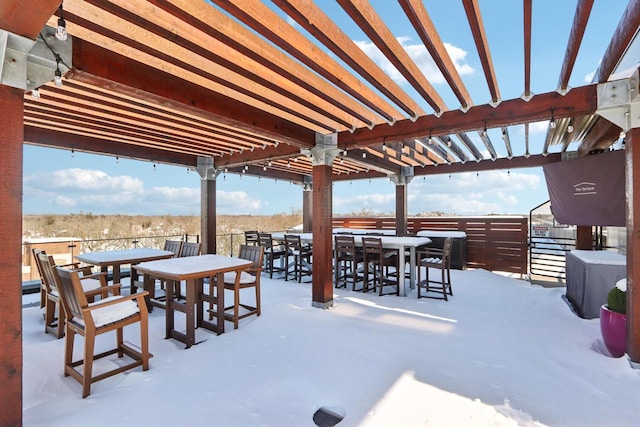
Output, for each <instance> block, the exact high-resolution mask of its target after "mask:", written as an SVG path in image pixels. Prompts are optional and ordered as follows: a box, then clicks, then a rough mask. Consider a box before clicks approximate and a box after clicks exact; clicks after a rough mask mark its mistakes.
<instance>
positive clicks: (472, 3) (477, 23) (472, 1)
mask: <svg viewBox="0 0 640 427" xmlns="http://www.w3.org/2000/svg"><path fill="white" fill-rule="evenodd" d="M462 4H463V5H464V10H465V12H466V13H467V19H468V20H469V26H470V27H471V33H472V34H473V40H474V41H475V43H476V49H478V55H479V56H480V63H482V69H483V70H484V75H485V78H486V79H487V85H489V93H490V94H491V102H493V103H494V104H497V103H498V102H500V90H499V89H498V81H497V79H496V73H495V70H494V69H493V61H492V60H491V53H490V52H489V41H488V40H487V34H486V33H485V31H484V24H483V23H482V16H481V14H480V6H479V5H478V0H462Z"/></svg>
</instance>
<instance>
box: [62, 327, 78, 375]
mask: <svg viewBox="0 0 640 427" xmlns="http://www.w3.org/2000/svg"><path fill="white" fill-rule="evenodd" d="M75 338H76V333H75V331H74V330H73V329H71V328H66V341H65V346H64V376H65V377H68V376H69V371H70V370H71V369H73V368H72V366H71V365H72V364H73V344H74V342H75Z"/></svg>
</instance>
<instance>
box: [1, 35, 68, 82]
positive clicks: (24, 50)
mask: <svg viewBox="0 0 640 427" xmlns="http://www.w3.org/2000/svg"><path fill="white" fill-rule="evenodd" d="M55 31H56V30H55V28H52V27H47V26H45V27H44V28H43V29H42V32H41V34H42V37H44V39H45V40H46V41H47V44H48V45H49V46H50V47H51V50H53V51H54V52H56V53H57V54H58V55H60V58H61V59H62V61H63V62H64V64H66V65H68V66H69V67H73V64H72V59H71V57H72V38H71V37H70V36H69V37H68V38H67V40H65V41H60V40H58V39H57V38H56V37H55ZM51 50H50V49H49V48H48V47H47V45H46V44H45V43H44V41H43V40H42V38H40V36H38V38H36V39H35V40H31V39H28V38H26V37H22V36H19V35H17V34H13V33H10V32H8V31H5V30H0V60H1V62H0V83H2V84H3V85H5V86H10V87H14V88H17V89H22V90H25V91H30V90H33V89H37V88H39V87H40V86H42V85H43V84H45V83H48V82H50V81H52V80H53V77H54V73H55V71H56V69H57V67H58V64H57V63H56V58H55V56H54V54H53V52H51ZM64 64H60V71H62V73H63V74H64V73H66V72H67V71H69V69H67V67H66V66H65V65H64Z"/></svg>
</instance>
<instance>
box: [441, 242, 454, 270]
mask: <svg viewBox="0 0 640 427" xmlns="http://www.w3.org/2000/svg"><path fill="white" fill-rule="evenodd" d="M452 247H453V239H452V238H451V237H446V238H445V239H444V244H443V245H442V263H443V264H444V265H445V266H446V267H447V268H449V266H450V265H451V249H452Z"/></svg>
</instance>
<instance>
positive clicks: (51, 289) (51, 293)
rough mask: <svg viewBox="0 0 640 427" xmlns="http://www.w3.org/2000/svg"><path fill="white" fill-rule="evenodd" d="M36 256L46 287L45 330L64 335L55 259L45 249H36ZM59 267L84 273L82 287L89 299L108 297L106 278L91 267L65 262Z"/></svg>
mask: <svg viewBox="0 0 640 427" xmlns="http://www.w3.org/2000/svg"><path fill="white" fill-rule="evenodd" d="M34 254H35V256H36V265H37V266H38V270H39V271H40V278H41V280H42V283H43V285H44V287H45V305H44V332H45V333H52V334H53V335H55V337H56V338H62V337H63V336H64V320H65V316H64V310H63V309H62V307H61V306H60V293H59V292H58V286H57V283H56V280H55V273H54V268H55V267H56V265H55V261H54V259H53V257H52V256H50V255H47V254H46V253H45V251H38V252H37V253H36V252H35V251H34ZM58 267H64V268H68V267H71V268H72V269H75V270H77V271H79V272H80V273H81V274H82V275H83V280H82V289H83V291H84V293H85V295H86V297H87V299H88V300H89V301H91V302H93V300H94V298H95V297H96V296H101V297H102V298H106V297H107V296H108V292H107V291H105V290H104V288H105V287H106V286H107V283H106V280H101V279H100V278H99V277H100V276H99V275H95V274H91V269H90V268H89V267H84V268H80V265H79V263H72V264H64V265H60V266H58Z"/></svg>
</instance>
